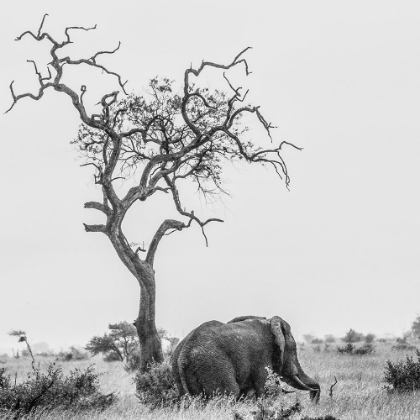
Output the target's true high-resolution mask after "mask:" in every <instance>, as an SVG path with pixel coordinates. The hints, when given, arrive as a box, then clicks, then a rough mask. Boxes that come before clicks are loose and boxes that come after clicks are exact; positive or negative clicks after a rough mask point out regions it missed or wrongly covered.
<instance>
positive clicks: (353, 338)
mask: <svg viewBox="0 0 420 420" xmlns="http://www.w3.org/2000/svg"><path fill="white" fill-rule="evenodd" d="M342 340H343V341H344V342H345V343H357V342H359V341H362V340H363V334H362V333H359V332H357V331H355V330H353V328H350V329H349V330H348V331H347V332H346V335H345V336H344V337H343V338H342Z"/></svg>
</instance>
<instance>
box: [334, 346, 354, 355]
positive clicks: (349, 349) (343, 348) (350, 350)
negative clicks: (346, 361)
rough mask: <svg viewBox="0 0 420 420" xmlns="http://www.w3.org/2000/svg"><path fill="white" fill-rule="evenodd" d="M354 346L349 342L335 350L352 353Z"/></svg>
mask: <svg viewBox="0 0 420 420" xmlns="http://www.w3.org/2000/svg"><path fill="white" fill-rule="evenodd" d="M354 348H355V347H354V346H353V344H351V343H348V344H347V345H346V346H344V347H337V351H338V352H339V353H346V354H353V350H354Z"/></svg>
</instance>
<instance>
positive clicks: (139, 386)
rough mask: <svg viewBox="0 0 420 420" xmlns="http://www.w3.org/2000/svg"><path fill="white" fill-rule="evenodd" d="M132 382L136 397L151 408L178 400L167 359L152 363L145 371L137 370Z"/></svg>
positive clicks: (168, 404)
mask: <svg viewBox="0 0 420 420" xmlns="http://www.w3.org/2000/svg"><path fill="white" fill-rule="evenodd" d="M134 382H135V385H136V391H137V392H136V397H137V398H138V399H139V401H140V402H141V403H142V404H145V405H147V406H148V407H150V408H152V409H155V408H157V407H170V406H172V405H173V404H174V403H175V402H176V401H178V390H177V388H176V385H175V380H174V377H173V375H172V369H171V366H170V363H169V360H165V361H164V362H163V363H153V364H152V365H151V366H150V369H149V370H148V371H147V372H144V373H142V372H137V374H136V377H135V379H134Z"/></svg>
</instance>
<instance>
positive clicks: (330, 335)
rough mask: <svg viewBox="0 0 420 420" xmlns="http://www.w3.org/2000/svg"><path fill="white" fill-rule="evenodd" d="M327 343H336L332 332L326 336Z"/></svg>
mask: <svg viewBox="0 0 420 420" xmlns="http://www.w3.org/2000/svg"><path fill="white" fill-rule="evenodd" d="M325 342H326V343H335V337H334V336H333V335H332V334H327V335H326V336H325Z"/></svg>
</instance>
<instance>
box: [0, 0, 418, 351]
mask: <svg viewBox="0 0 420 420" xmlns="http://www.w3.org/2000/svg"><path fill="white" fill-rule="evenodd" d="M44 13H48V14H49V17H48V18H47V20H46V22H45V27H44V29H45V30H46V31H48V32H50V33H51V34H52V35H53V36H55V37H57V38H58V39H60V40H61V39H63V31H64V28H65V27H66V26H93V25H94V24H97V30H96V31H93V32H84V33H78V34H77V36H76V34H75V36H74V39H75V44H74V45H73V46H72V47H71V49H70V48H69V54H74V57H81V56H84V57H87V56H89V55H91V54H92V52H96V51H98V50H106V49H113V48H115V47H116V45H117V44H118V41H121V43H122V44H121V48H120V51H118V53H116V54H115V55H113V56H107V57H104V61H103V62H104V63H106V65H107V66H108V67H109V68H111V69H112V70H115V71H117V72H119V73H120V74H121V75H122V77H123V79H124V80H125V79H128V80H129V82H128V84H127V89H128V91H135V92H138V93H142V92H143V90H144V87H145V85H146V84H147V81H148V79H150V78H152V77H155V76H156V75H162V76H167V77H169V78H170V79H174V80H178V81H180V80H182V77H183V73H184V71H185V69H186V68H188V67H189V66H190V65H191V64H192V65H193V66H195V67H197V66H199V65H200V63H201V60H202V59H206V60H211V61H216V62H220V63H228V62H230V61H231V60H232V59H233V57H234V56H235V55H236V54H237V53H238V52H239V51H241V50H242V49H244V48H245V47H247V46H252V47H253V49H252V50H250V51H249V52H248V53H247V60H248V63H249V66H250V70H251V71H252V74H251V75H250V76H249V77H248V80H245V82H244V83H246V84H247V85H246V86H247V87H249V88H250V89H251V94H252V96H251V97H250V98H251V99H252V100H253V102H254V103H255V104H259V105H261V111H262V112H263V113H264V115H265V117H266V119H267V120H269V121H271V122H272V123H273V124H274V125H276V126H278V129H277V130H276V131H275V133H274V135H273V139H274V142H275V143H276V144H277V143H279V142H280V141H283V140H286V141H288V142H292V143H294V144H296V145H298V146H300V147H303V148H304V150H303V151H301V152H298V151H297V150H295V149H291V148H290V149H288V150H286V151H285V155H284V157H285V160H286V162H287V165H288V169H289V174H290V177H291V184H290V191H288V190H287V189H286V188H285V185H284V183H282V182H281V181H279V179H278V178H277V177H276V176H275V174H274V173H273V172H272V171H271V170H269V169H268V168H267V169H264V168H259V167H257V166H255V167H253V166H236V167H235V168H230V169H228V170H227V171H226V173H225V179H226V186H227V189H228V190H229V191H230V193H231V194H232V197H231V198H229V197H225V198H224V200H223V203H221V204H219V205H216V206H213V207H212V206H206V204H205V203H204V202H202V201H201V202H200V200H199V199H198V197H196V196H194V195H191V196H189V197H185V198H184V201H185V202H186V203H187V206H190V207H191V208H194V210H195V213H196V214H200V215H204V216H208V215H211V216H214V215H217V216H218V217H221V218H223V219H224V220H225V222H224V223H223V224H213V225H211V226H209V227H208V229H207V236H208V238H209V247H208V248H206V246H205V242H204V239H203V237H202V235H201V233H200V230H199V228H198V227H197V226H195V227H192V228H190V229H189V230H186V231H185V230H184V231H182V232H180V233H176V234H173V235H170V236H169V237H166V238H164V240H163V241H162V243H161V246H160V248H159V249H158V253H157V256H156V261H155V268H156V279H157V324H158V325H159V326H161V327H163V328H165V329H166V330H168V331H169V332H170V333H172V334H173V335H176V336H178V337H183V336H184V335H186V334H187V333H188V332H189V331H190V330H191V329H193V328H194V327H196V326H198V325H199V324H201V323H202V322H204V321H208V320H211V319H217V320H219V321H224V322H226V321H228V320H229V319H231V318H233V317H235V316H240V315H262V316H267V317H271V316H273V315H279V316H281V317H283V318H284V319H285V320H287V321H288V322H289V323H290V324H291V326H292V331H293V332H294V334H295V336H296V337H297V338H299V337H300V336H301V335H302V334H305V333H312V334H314V335H318V336H321V337H322V336H323V335H325V334H335V335H338V336H342V335H344V333H345V332H346V331H347V330H348V329H349V328H354V329H356V330H357V331H361V332H363V333H369V332H372V333H375V334H377V335H383V334H386V333H389V334H395V335H400V334H402V333H403V332H404V331H407V330H408V329H409V328H410V326H411V323H412V321H413V320H414V318H415V317H416V315H417V314H419V313H420V303H419V298H418V297H419V293H420V282H419V280H420V258H419V238H420V221H419V215H420V194H419V180H420V166H419V158H420V124H419V121H420V53H419V51H420V49H419V48H420V3H419V2H417V1H412V2H410V1H404V2H397V1H393V2H390V1H383V0H382V1H351V2H350V1H348V2H344V1H316V2H314V1H279V0H276V1H261V0H260V1H244V0H242V1H215V0H212V1H211V2H210V1H197V0H196V1H186V0H181V1H174V0H167V1H156V0H153V1H142V0H138V1H136V2H134V1H123V0H120V1H118V2H115V1H112V2H111V1H109V0H101V1H86V0H83V1H79V0H75V1H72V2H57V1H46V0H38V1H36V2H35V1H32V0H22V1H19V2H8V6H7V9H6V10H5V9H4V7H3V12H2V14H1V17H0V42H1V51H2V54H1V57H2V58H1V63H2V64H1V66H0V82H1V83H0V110H1V111H2V113H1V115H0V128H1V140H0V141H1V153H0V193H1V206H0V220H1V222H2V223H1V226H2V227H1V235H0V255H1V257H0V279H1V295H0V305H1V316H0V352H2V351H9V352H10V350H11V348H12V347H13V348H17V343H16V340H15V339H12V338H11V337H9V336H8V332H9V331H10V330H11V329H23V330H25V331H26V332H27V334H28V338H29V339H30V340H31V342H33V343H36V342H40V341H46V342H48V343H49V344H50V345H51V346H54V347H55V348H60V347H66V346H69V345H73V344H79V345H85V344H86V342H87V341H88V340H89V339H90V338H91V337H92V336H93V335H98V334H102V333H103V332H105V331H106V329H107V325H108V324H109V323H110V322H118V321H122V320H127V321H130V322H131V321H132V320H134V319H135V318H136V317H137V312H138V304H139V293H140V292H139V286H138V284H137V282H136V280H135V279H134V277H132V276H131V274H130V273H129V272H128V270H127V269H126V268H125V267H124V266H123V265H122V263H121V262H120V260H119V259H118V257H117V255H116V254H115V251H114V250H113V249H112V247H111V245H110V243H109V241H108V239H107V238H106V237H105V236H104V235H102V234H99V233H89V234H88V233H86V232H85V231H84V229H83V224H82V223H83V222H86V223H101V222H102V220H103V219H102V217H101V215H100V214H99V213H98V212H97V211H95V210H86V209H84V208H83V204H84V203H85V202H86V201H92V200H98V199H99V200H100V191H99V190H98V188H97V187H96V186H95V184H94V183H93V176H92V171H91V168H89V167H83V168H81V167H80V165H81V163H83V162H81V161H80V160H78V159H77V154H76V152H75V151H74V150H73V147H72V146H71V145H70V141H71V140H72V139H73V138H74V137H75V135H76V133H77V129H78V124H79V121H78V118H77V114H76V112H75V111H74V109H73V108H72V105H71V103H70V101H69V99H68V98H67V97H65V96H64V95H60V94H58V93H56V92H49V93H48V94H46V95H45V96H44V97H43V98H42V100H41V101H38V102H36V101H32V100H30V99H25V100H22V101H20V102H19V103H18V104H17V105H16V106H15V107H14V108H13V110H12V111H11V112H10V113H8V114H3V112H4V111H6V110H7V109H8V108H9V106H10V105H11V100H12V98H11V95H10V91H9V84H10V82H11V81H12V80H15V84H14V86H15V90H16V93H20V92H24V91H32V92H34V93H35V92H36V89H37V85H36V83H37V81H36V77H35V75H34V72H33V67H32V66H31V64H30V63H27V62H26V60H27V59H37V61H38V60H39V61H40V62H42V60H44V61H45V60H47V59H48V45H47V43H45V42H43V43H38V44H37V43H35V42H34V41H33V40H31V39H30V37H25V38H24V39H23V40H22V41H20V42H15V41H14V39H15V38H16V36H18V35H20V34H21V33H22V32H24V31H26V30H28V29H29V30H32V31H34V32H36V31H37V30H38V27H39V24H40V22H41V19H42V16H43V14H44ZM76 41H77V42H78V43H76ZM45 70H46V69H45V67H42V71H45ZM67 80H68V82H69V83H75V84H76V86H77V84H79V85H80V84H85V83H86V84H87V83H88V82H89V81H92V80H93V82H96V85H95V86H96V87H95V88H93V87H92V88H91V89H90V90H88V93H89V94H91V95H92V96H91V97H90V100H91V101H92V103H93V101H94V100H96V101H98V100H99V99H100V97H101V96H102V95H101V94H104V93H107V92H109V91H111V90H114V89H115V88H116V85H115V80H113V79H112V78H107V77H106V76H105V75H101V74H100V73H95V74H93V79H92V74H91V73H89V72H87V71H86V70H85V71H84V72H83V71H81V72H79V73H77V72H75V73H74V74H73V75H72V76H71V77H69V78H68V79H67ZM86 80H87V82H85V81H86ZM242 82H243V79H241V83H242ZM209 83H211V82H209ZM244 87H245V86H244ZM88 89H89V86H88ZM95 89H98V90H97V92H98V96H97V97H94V93H95V92H96V90H95ZM100 89H102V90H100ZM100 93H101V94H100ZM260 140H261V142H263V143H262V144H266V145H269V144H270V143H269V140H268V139H266V138H265V137H264V136H262V137H261V139H260ZM264 142H265V143H264ZM168 215H169V216H170V217H174V216H175V214H174V212H173V206H172V204H171V202H170V200H169V198H166V197H163V196H162V197H159V198H156V199H155V198H153V200H150V203H148V205H147V206H146V207H144V206H141V205H138V206H135V207H133V208H132V210H131V213H130V214H129V216H128V219H127V223H126V225H125V231H126V234H127V236H128V239H129V240H130V241H133V242H140V243H141V242H142V241H144V242H145V244H146V246H147V243H148V242H150V239H151V237H152V235H153V232H154V230H155V229H156V228H157V227H158V226H159V224H160V223H161V221H162V219H163V218H164V217H168Z"/></svg>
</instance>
